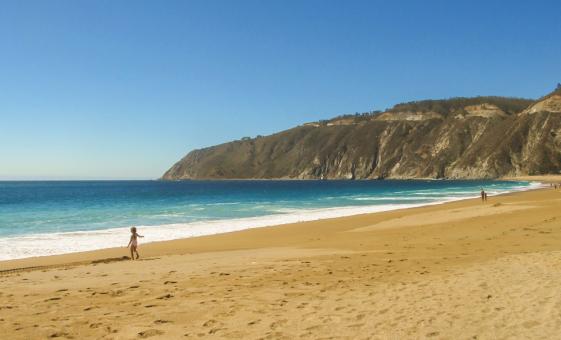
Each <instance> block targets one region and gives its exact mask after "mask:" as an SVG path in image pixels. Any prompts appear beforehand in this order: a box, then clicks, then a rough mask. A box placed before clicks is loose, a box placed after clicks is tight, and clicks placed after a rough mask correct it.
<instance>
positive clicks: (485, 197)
mask: <svg viewBox="0 0 561 340" xmlns="http://www.w3.org/2000/svg"><path fill="white" fill-rule="evenodd" d="M483 198H484V199H485V202H487V192H486V191H485V192H484V193H483Z"/></svg>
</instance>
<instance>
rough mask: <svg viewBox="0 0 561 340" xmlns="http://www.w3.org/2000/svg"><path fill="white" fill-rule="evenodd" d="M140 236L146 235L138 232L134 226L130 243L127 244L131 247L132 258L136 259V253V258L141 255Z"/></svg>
mask: <svg viewBox="0 0 561 340" xmlns="http://www.w3.org/2000/svg"><path fill="white" fill-rule="evenodd" d="M139 237H144V236H142V235H140V234H138V233H137V232H136V227H132V228H131V239H130V241H129V244H128V245H127V247H130V248H131V260H134V253H136V259H137V260H138V258H139V257H140V256H139V255H138V250H137V248H138V238H139Z"/></svg>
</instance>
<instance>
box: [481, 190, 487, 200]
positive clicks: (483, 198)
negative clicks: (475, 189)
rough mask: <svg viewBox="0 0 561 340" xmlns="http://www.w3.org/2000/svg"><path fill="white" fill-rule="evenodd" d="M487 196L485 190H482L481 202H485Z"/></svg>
mask: <svg viewBox="0 0 561 340" xmlns="http://www.w3.org/2000/svg"><path fill="white" fill-rule="evenodd" d="M486 195H487V194H485V190H483V188H481V202H485V198H486V197H485V196H486Z"/></svg>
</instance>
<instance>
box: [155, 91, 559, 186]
mask: <svg viewBox="0 0 561 340" xmlns="http://www.w3.org/2000/svg"><path fill="white" fill-rule="evenodd" d="M558 97H559V99H557V97H556V95H549V96H546V97H544V98H542V99H541V100H540V101H537V102H531V101H523V100H518V99H517V100H516V102H514V103H511V102H509V101H508V100H507V99H504V98H496V97H482V98H477V99H470V98H467V99H465V100H464V99H463V100H458V99H454V100H456V102H449V101H434V103H429V104H430V105H428V106H427V105H425V104H423V103H424V102H420V103H413V104H411V103H409V104H403V105H401V106H400V105H397V106H396V107H395V108H394V109H392V110H388V111H387V112H383V113H379V114H375V115H372V116H366V117H360V119H358V118H354V119H353V118H349V117H348V116H345V117H342V118H336V119H333V120H331V121H328V122H322V123H311V124H305V125H303V126H299V127H296V128H293V129H290V130H286V131H283V132H280V133H277V134H274V135H271V136H267V137H261V138H256V139H251V140H241V141H234V142H230V143H225V144H221V145H217V146H213V147H209V148H205V149H201V150H195V151H192V152H190V153H189V154H188V155H187V156H185V157H184V158H183V159H182V160H180V161H179V162H177V163H176V164H175V165H174V166H173V167H171V169H169V170H168V171H167V172H166V173H165V174H164V176H163V179H167V180H177V179H226V178H236V179H250V178H256V179H274V178H276V179H289V178H290V179H321V178H325V179H378V178H496V177H500V176H513V175H528V174H529V175H532V174H543V173H558V172H559V171H560V170H561V112H560V111H557V108H558V107H560V106H559V104H560V103H561V96H558ZM485 98H491V99H493V98H494V99H493V100H491V101H492V102H485ZM544 101H545V102H544ZM464 102H466V104H468V105H463V106H462V105H460V104H462V103H464ZM435 103H436V104H435ZM418 107H422V108H425V109H424V110H422V111H419V110H417V111H415V109H416V108H418ZM412 109H413V110H412Z"/></svg>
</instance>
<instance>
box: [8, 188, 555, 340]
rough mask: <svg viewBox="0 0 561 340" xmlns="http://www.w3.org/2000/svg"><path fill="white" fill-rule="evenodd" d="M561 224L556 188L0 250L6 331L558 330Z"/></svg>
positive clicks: (280, 335)
mask: <svg viewBox="0 0 561 340" xmlns="http://www.w3.org/2000/svg"><path fill="white" fill-rule="evenodd" d="M557 179H558V177H550V178H549V179H548V180H557ZM560 222H561V190H557V191H556V190H553V189H542V190H535V191H530V192H523V193H516V194H509V195H504V196H498V197H489V201H488V202H487V203H485V204H483V203H481V201H480V200H466V201H460V202H453V203H447V204H443V205H437V206H428V207H421V208H413V209H405V210H398V211H391V212H384V213H376V214H367V215H358V216H352V217H344V218H336V219H329V220H322V221H314V222H305V223H298V224H291V225H283V226H277V227H270V228H260V229H252V230H246V231H241V232H235V233H229V234H222V235H214V236H207V237H200V238H193V239H183V240H176V241H167V242H159V243H151V244H146V245H141V248H140V252H141V255H142V259H141V260H140V261H130V260H127V259H123V256H127V255H128V250H127V249H126V248H124V247H123V248H119V249H107V250H100V251H94V252H88V253H81V254H69V255H61V256H50V257H44V258H35V259H25V260H16V261H4V262H0V270H2V273H1V274H0V275H1V276H0V286H1V287H2V289H1V291H0V334H2V337H6V338H7V339H41V338H58V339H65V338H74V339H89V338H95V339H138V338H152V339H157V338H160V339H176V338H180V339H191V338H193V339H196V338H213V339H214V338H216V339H220V338H224V339H236V338H239V339H261V338H264V339H299V338H302V339H330V338H332V339H388V338H390V339H402V338H408V339H410V338H415V339H416V338H420V339H424V338H435V339H511V338H523V339H528V338H532V339H535V338H544V339H545V338H547V339H552V338H558V337H559V329H561V296H560V295H559V294H558V292H559V291H560V290H561V223H560ZM139 232H140V233H142V231H141V230H140V231H139ZM123 239H124V241H123V242H124V244H126V242H127V241H128V235H123ZM141 241H142V240H141ZM29 267H35V268H29Z"/></svg>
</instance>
